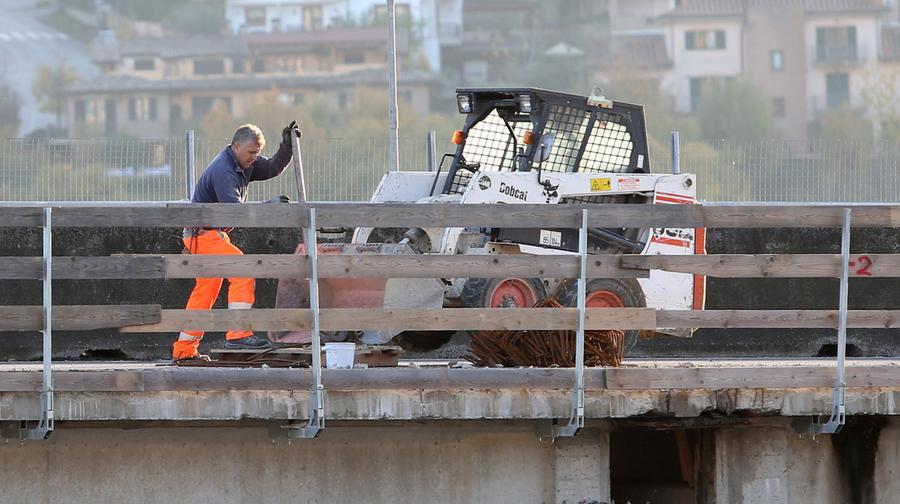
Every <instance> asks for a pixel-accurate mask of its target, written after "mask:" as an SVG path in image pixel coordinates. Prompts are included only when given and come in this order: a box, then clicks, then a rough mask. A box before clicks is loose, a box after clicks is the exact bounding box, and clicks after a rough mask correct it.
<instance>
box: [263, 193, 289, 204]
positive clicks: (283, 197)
mask: <svg viewBox="0 0 900 504" xmlns="http://www.w3.org/2000/svg"><path fill="white" fill-rule="evenodd" d="M290 202H291V197H290V196H287V195H284V194H279V195H278V196H275V197H274V198H272V199H269V200H266V201H263V203H290Z"/></svg>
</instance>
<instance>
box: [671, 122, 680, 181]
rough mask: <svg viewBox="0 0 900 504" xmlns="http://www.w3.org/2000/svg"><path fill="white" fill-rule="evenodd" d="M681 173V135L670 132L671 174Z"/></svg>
mask: <svg viewBox="0 0 900 504" xmlns="http://www.w3.org/2000/svg"><path fill="white" fill-rule="evenodd" d="M679 173H681V134H679V133H678V132H677V131H673V132H672V174H673V175H678V174H679Z"/></svg>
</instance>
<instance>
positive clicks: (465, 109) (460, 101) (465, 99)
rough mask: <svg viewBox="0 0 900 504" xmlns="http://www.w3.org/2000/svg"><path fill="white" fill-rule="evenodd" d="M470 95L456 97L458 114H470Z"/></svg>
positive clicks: (462, 94) (464, 94) (461, 94)
mask: <svg viewBox="0 0 900 504" xmlns="http://www.w3.org/2000/svg"><path fill="white" fill-rule="evenodd" d="M472 101H473V100H472V95H470V94H466V93H460V94H458V95H456V106H457V107H459V113H460V114H471V113H472Z"/></svg>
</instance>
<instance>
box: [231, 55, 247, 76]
mask: <svg viewBox="0 0 900 504" xmlns="http://www.w3.org/2000/svg"><path fill="white" fill-rule="evenodd" d="M245 65H246V63H245V62H244V58H232V59H231V73H236V74H239V73H244V66H245Z"/></svg>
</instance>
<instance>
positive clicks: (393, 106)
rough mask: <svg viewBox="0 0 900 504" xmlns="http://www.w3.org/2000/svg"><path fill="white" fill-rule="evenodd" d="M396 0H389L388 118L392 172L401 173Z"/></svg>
mask: <svg viewBox="0 0 900 504" xmlns="http://www.w3.org/2000/svg"><path fill="white" fill-rule="evenodd" d="M394 1H395V0H387V22H388V47H387V51H388V100H389V103H388V116H389V120H390V128H391V136H390V144H391V170H393V171H400V132H399V129H400V119H399V114H398V111H397V17H396V9H395V6H394Z"/></svg>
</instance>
